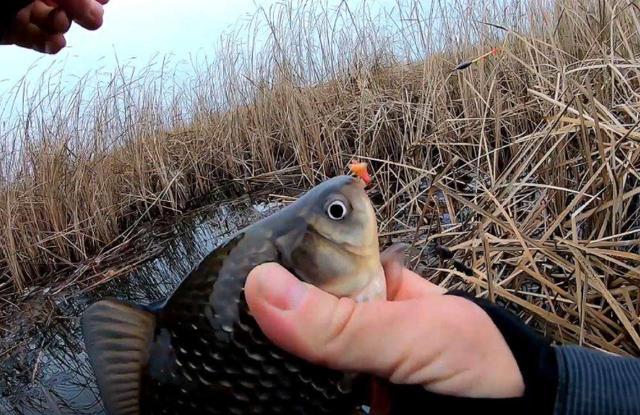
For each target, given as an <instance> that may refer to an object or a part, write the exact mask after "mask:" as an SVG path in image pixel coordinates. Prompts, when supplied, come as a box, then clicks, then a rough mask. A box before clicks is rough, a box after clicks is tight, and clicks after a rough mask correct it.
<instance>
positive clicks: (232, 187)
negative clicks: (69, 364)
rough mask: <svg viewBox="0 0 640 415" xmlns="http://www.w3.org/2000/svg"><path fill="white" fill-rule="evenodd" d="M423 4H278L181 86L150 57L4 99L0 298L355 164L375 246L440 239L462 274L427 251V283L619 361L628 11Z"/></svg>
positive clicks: (631, 326)
mask: <svg viewBox="0 0 640 415" xmlns="http://www.w3.org/2000/svg"><path fill="white" fill-rule="evenodd" d="M427 3H429V2H427ZM427 3H425V5H423V4H422V3H421V2H417V1H416V2H413V3H411V2H409V3H407V2H400V3H399V4H398V5H397V7H399V8H397V9H396V10H395V11H394V12H393V16H392V17H388V16H378V15H375V14H373V13H371V12H368V11H367V10H352V9H349V8H348V7H347V6H346V5H345V4H342V5H341V6H340V8H339V9H338V10H337V11H328V10H323V9H322V8H321V7H320V6H317V5H316V3H314V2H309V3H307V4H303V5H300V6H297V7H291V6H281V7H277V8H275V9H273V10H271V11H269V12H264V13H262V14H258V15H256V17H255V19H254V20H252V21H250V22H248V23H247V24H246V26H245V27H243V28H242V29H241V30H239V31H238V33H237V34H236V35H233V36H231V37H230V38H229V39H227V40H225V41H223V42H222V43H221V45H222V47H221V49H220V51H219V54H218V55H217V56H219V58H220V59H219V61H216V63H215V64H212V65H207V66H206V67H205V66H199V67H198V73H197V74H196V75H194V77H193V78H192V79H190V80H188V81H187V82H186V83H184V87H179V86H177V85H179V84H172V83H171V82H169V81H170V80H171V79H172V77H173V75H174V74H172V73H170V72H167V71H166V68H165V66H163V65H156V66H152V67H150V68H149V69H148V70H147V71H146V72H145V73H144V74H142V75H138V74H134V73H127V72H126V70H124V69H123V70H122V71H120V72H118V73H116V74H114V76H113V78H112V79H110V80H109V82H107V83H104V84H103V85H102V86H101V87H100V88H97V89H96V90H95V91H94V90H93V89H91V90H90V91H91V92H88V90H87V88H86V86H85V85H86V83H85V82H81V83H80V84H79V86H78V88H77V90H75V91H72V92H68V90H64V89H62V88H61V87H60V86H54V87H51V88H43V89H42V90H40V91H39V92H38V93H36V94H35V96H27V97H26V98H24V100H25V102H28V104H29V106H28V111H27V112H25V115H24V116H22V117H21V118H20V119H19V122H17V123H16V124H15V125H13V127H11V128H8V129H7V128H4V129H3V131H2V135H3V137H4V138H3V140H6V139H7V137H12V141H11V142H12V143H13V149H10V148H9V147H10V145H8V144H7V151H5V153H4V156H2V158H0V186H1V188H0V223H1V224H2V227H1V228H0V295H1V296H2V297H3V298H5V299H7V300H9V299H11V300H12V301H17V300H16V298H18V297H19V296H20V294H21V293H23V292H24V291H25V290H26V289H27V288H29V287H32V286H48V285H51V284H52V282H55V283H56V284H66V283H68V281H69V280H70V279H71V280H73V281H74V283H77V284H82V283H83V281H88V280H89V279H90V277H91V276H92V275H93V274H95V273H96V272H98V271H97V270H99V269H100V262H101V261H102V260H104V259H105V258H107V257H109V258H114V257H117V256H118V255H121V254H120V249H121V248H122V247H124V246H126V244H127V241H130V240H131V239H132V238H133V237H134V236H135V234H136V233H137V232H138V230H139V229H141V228H140V225H141V224H142V223H144V222H146V221H148V220H150V219H152V218H155V217H158V216H162V215H173V214H179V213H180V212H183V211H185V210H187V209H189V208H190V206H193V205H194V204H195V203H197V201H198V200H200V199H201V198H203V197H206V196H207V195H211V194H218V193H229V192H231V193H233V192H247V191H249V192H250V191H255V190H259V189H272V188H274V187H275V186H280V185H282V184H286V185H289V186H295V187H296V188H298V189H303V188H306V187H308V186H310V185H312V184H314V183H317V182H318V181H320V180H322V179H324V178H325V177H328V176H332V175H335V174H338V173H341V172H344V171H346V169H345V166H346V164H347V163H348V162H349V161H350V160H352V159H353V158H354V157H356V158H360V159H366V160H369V161H370V163H371V166H372V167H373V170H374V172H375V176H374V182H375V187H374V188H373V189H372V193H373V197H374V200H375V202H376V205H377V207H378V212H379V218H380V223H381V229H380V231H381V235H382V238H383V239H382V240H383V241H384V242H387V241H388V240H389V239H391V238H399V239H403V240H409V241H413V242H414V244H415V246H416V247H419V248H421V250H420V252H421V253H423V254H422V256H421V258H422V259H423V260H424V261H426V260H427V258H426V256H425V255H426V254H424V249H422V248H424V247H426V246H428V245H429V244H430V243H432V242H438V243H441V244H444V245H446V246H448V247H449V248H450V249H451V250H452V251H453V252H454V254H455V258H456V259H457V260H460V261H462V262H465V263H467V264H468V265H470V266H471V267H472V269H473V271H474V273H473V275H472V276H467V275H465V274H464V273H461V272H459V271H456V270H455V269H454V268H450V267H449V266H448V265H449V264H448V262H444V263H442V264H441V267H438V268H436V269H434V268H433V267H428V268H426V269H425V272H426V273H428V275H429V278H430V279H432V280H433V281H436V282H439V283H441V284H443V285H445V286H447V287H460V286H465V287H467V288H469V289H474V290H475V291H476V292H477V293H478V294H479V295H488V296H490V297H493V298H495V299H496V300H501V301H502V300H506V302H507V303H508V304H510V305H513V306H514V310H516V311H517V312H519V313H522V314H521V315H522V316H524V317H525V318H526V320H527V321H529V322H531V323H535V324H536V325H537V327H539V328H540V329H542V330H545V331H547V333H549V334H551V335H553V336H554V337H555V338H556V339H558V340H559V341H563V342H583V343H585V344H588V345H590V346H595V347H599V348H602V349H605V350H609V351H612V352H618V353H631V354H639V353H640V331H639V329H638V327H639V323H640V320H639V318H638V315H639V311H640V289H639V285H638V281H640V268H639V265H640V255H639V253H638V231H639V221H638V213H637V210H638V197H639V196H638V194H640V187H639V186H638V181H639V178H640V176H639V171H638V166H639V162H640V131H639V129H638V123H639V122H640V92H639V91H640V61H639V57H640V38H639V36H640V35H639V33H640V7H639V6H638V3H637V2H635V1H633V0H612V1H590V0H562V1H557V2H543V1H531V2H525V1H498V0H496V1H495V2H494V3H493V4H491V5H487V2H483V1H477V2H476V1H474V0H467V1H465V2H462V1H460V2H451V3H454V4H453V5H452V6H451V7H450V8H445V7H444V6H441V5H432V6H427V5H426V4H427ZM444 3H447V2H444ZM504 3H506V6H505V4H504ZM254 31H255V32H256V33H258V35H256V36H254V37H250V39H253V40H250V41H249V43H248V44H241V43H239V42H238V41H237V40H238V39H240V40H244V39H245V38H246V35H245V37H244V38H243V37H242V36H240V34H244V33H254ZM260 33H262V34H266V35H265V36H262V35H260ZM494 48H498V49H497V53H496V54H490V55H489V56H488V57H486V58H484V59H482V60H479V61H477V62H475V63H473V64H471V65H469V66H468V67H467V68H465V69H460V70H455V68H456V67H457V66H458V65H459V64H461V63H463V62H465V61H469V60H471V59H473V58H475V57H477V56H480V55H483V54H485V53H487V52H489V51H491V50H493V49H494ZM203 68H204V69H203ZM64 91H67V92H64ZM5 108H7V107H5ZM444 219H446V220H444ZM96 258H100V259H101V261H96ZM418 259H419V258H414V260H418ZM414 263H415V262H414ZM70 275H72V277H70Z"/></svg>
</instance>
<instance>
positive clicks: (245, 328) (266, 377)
mask: <svg viewBox="0 0 640 415" xmlns="http://www.w3.org/2000/svg"><path fill="white" fill-rule="evenodd" d="M265 262H278V263H280V264H282V265H284V266H285V267H287V268H288V269H289V270H290V271H291V272H292V273H294V275H296V276H297V277H298V278H300V279H302V280H304V281H306V282H309V283H311V284H314V285H316V286H318V287H320V288H322V289H324V290H326V291H328V292H331V293H332V294H335V295H338V296H350V297H353V298H355V299H356V300H358V301H367V300H372V299H376V298H384V296H385V294H386V289H385V283H384V272H383V270H382V266H381V264H380V258H379V253H378V240H377V227H376V223H375V213H374V211H373V208H372V206H371V204H370V202H369V199H368V198H367V197H366V193H365V192H364V189H363V185H362V182H361V181H360V180H359V179H356V178H353V177H351V176H339V177H335V178H333V179H330V180H328V181H326V182H323V183H321V184H320V185H318V186H316V187H315V188H313V189H312V190H311V191H309V192H308V193H307V194H305V195H304V196H302V197H301V198H299V199H298V200H297V201H296V202H295V203H293V204H291V205H290V206H288V207H286V208H284V209H282V210H281V211H279V212H277V213H275V214H273V215H272V216H270V217H267V218H265V219H263V220H262V221H260V222H257V223H255V224H253V225H251V226H249V227H247V228H245V229H244V230H242V231H240V232H239V233H238V234H236V235H235V236H234V237H232V238H231V239H230V240H229V241H227V242H226V243H225V244H223V245H222V246H221V247H219V248H217V249H215V250H214V251H213V252H211V253H210V254H209V255H208V256H207V257H205V258H204V259H203V260H202V262H201V263H200V264H199V265H198V266H197V267H196V268H195V269H194V270H193V271H192V272H191V273H190V274H189V275H188V276H187V277H186V278H185V279H184V280H183V281H182V283H181V284H180V285H179V286H178V287H177V289H176V290H175V291H174V292H173V294H172V295H170V296H169V297H168V298H167V299H166V300H165V301H163V302H162V303H158V304H154V305H149V306H137V305H130V304H126V303H123V302H120V301H117V300H101V301H99V302H97V303H95V304H93V305H92V306H91V307H89V308H88V309H87V310H86V311H85V313H84V314H83V318H82V328H83V335H84V339H85V344H86V348H87V352H88V354H89V357H90V361H91V364H92V367H93V369H94V372H95V374H96V379H97V382H98V386H99V389H100V393H101V396H102V398H103V402H104V404H105V408H106V410H107V412H108V413H110V414H112V415H122V414H188V413H197V414H348V413H353V412H354V410H355V408H356V406H357V405H358V404H359V403H362V402H360V400H361V399H362V395H361V394H360V393H356V390H355V388H356V385H357V384H355V383H353V384H352V383H350V382H349V380H350V379H351V377H349V376H348V375H345V374H344V373H342V372H338V371H333V370H330V369H327V368H324V367H319V366H315V365H312V364H311V363H308V362H306V361H304V360H301V359H299V358H297V357H295V356H293V355H290V354H288V353H286V352H285V351H283V350H281V349H280V348H278V347H277V346H275V345H273V344H272V343H271V342H270V341H269V340H268V339H267V338H266V336H265V335H264V334H263V333H262V331H261V330H260V328H259V327H258V325H257V323H256V321H255V320H254V319H253V317H252V316H251V313H250V311H249V308H248V306H247V303H246V300H245V298H244V284H245V281H246V278H247V275H248V274H249V272H250V271H251V270H252V269H253V268H254V267H255V266H257V265H259V264H262V263H265Z"/></svg>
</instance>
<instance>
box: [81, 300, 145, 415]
mask: <svg viewBox="0 0 640 415" xmlns="http://www.w3.org/2000/svg"><path fill="white" fill-rule="evenodd" d="M155 324H156V317H155V315H154V314H153V313H151V312H149V311H146V310H143V309H141V308H139V307H136V306H132V305H129V304H126V303H124V302H121V301H117V300H101V301H98V302H96V303H95V304H92V305H91V306H90V307H89V308H88V309H87V310H86V311H85V312H84V314H83V316H82V334H83V337H84V342H85V347H86V350H87V354H88V355H89V360H90V362H91V366H92V367H93V371H94V373H95V375H96V381H97V383H98V387H99V389H100V394H101V396H102V399H103V402H104V406H105V409H106V410H107V412H108V413H109V414H111V415H125V414H126V415H136V414H139V413H140V390H141V379H142V369H143V368H144V367H145V366H146V365H147V363H148V360H149V349H150V343H151V342H152V340H153V336H154V330H155Z"/></svg>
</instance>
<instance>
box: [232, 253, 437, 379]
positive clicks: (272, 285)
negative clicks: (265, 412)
mask: <svg viewBox="0 0 640 415" xmlns="http://www.w3.org/2000/svg"><path fill="white" fill-rule="evenodd" d="M245 297H246V299H247V303H248V305H249V308H250V310H251V313H252V314H253V316H254V318H255V319H256V320H257V322H258V324H259V325H260V327H261V328H262V330H263V331H264V333H265V335H266V336H267V337H269V338H270V339H271V340H272V341H273V342H274V343H275V344H276V345H278V346H280V347H281V348H283V349H284V350H286V351H288V352H290V353H292V354H294V355H297V356H299V357H301V358H303V359H306V360H308V361H311V362H313V363H316V364H320V365H323V366H327V367H330V368H333V369H336V370H343V371H359V372H368V373H372V374H375V375H378V376H381V377H384V378H387V379H390V380H391V381H392V382H396V383H425V381H427V382H428V381H429V379H428V378H429V376H428V375H427V374H426V373H423V370H424V368H426V367H427V366H428V362H430V361H431V360H433V358H435V357H437V356H438V354H439V353H441V352H442V350H441V347H443V345H442V344H441V343H442V342H438V341H434V340H433V339H438V338H439V337H442V336H439V332H440V331H442V330H448V328H447V327H438V326H439V325H438V324H435V325H432V324H430V323H429V321H428V320H427V321H424V322H423V321H421V322H420V327H419V328H417V327H416V324H415V317H416V316H419V315H429V313H431V311H430V310H427V309H426V308H427V307H428V308H430V306H429V305H428V303H429V302H425V301H419V300H407V301H393V302H390V301H378V302H369V303H356V302H354V301H353V300H351V299H349V298H336V297H334V296H332V295H331V294H328V293H326V292H324V291H322V290H320V289H319V288H317V287H315V286H312V285H310V284H307V283H304V282H301V281H300V280H298V279H297V278H296V277H295V276H293V275H292V274H291V273H289V272H288V271H287V270H285V269H284V268H283V267H281V266H280V265H278V264H273V263H269V264H263V265H260V266H258V267H256V268H255V269H254V270H253V271H252V272H251V273H250V274H249V276H248V278H247V282H246V285H245ZM439 297H442V296H441V295H434V298H439ZM423 313H424V314H423ZM425 334H429V335H428V337H431V339H427V338H424V337H425ZM439 343H440V344H439ZM420 344H423V345H424V344H430V346H429V347H416V345H420Z"/></svg>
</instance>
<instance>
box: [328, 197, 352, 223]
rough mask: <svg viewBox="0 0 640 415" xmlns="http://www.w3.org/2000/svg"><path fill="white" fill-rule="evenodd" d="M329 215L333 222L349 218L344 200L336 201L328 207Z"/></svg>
mask: <svg viewBox="0 0 640 415" xmlns="http://www.w3.org/2000/svg"><path fill="white" fill-rule="evenodd" d="M327 215H328V216H329V218H331V219H333V220H341V219H343V218H344V217H345V216H347V207H346V206H345V204H344V202H343V201H342V200H334V201H333V202H331V203H330V204H329V206H327Z"/></svg>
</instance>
